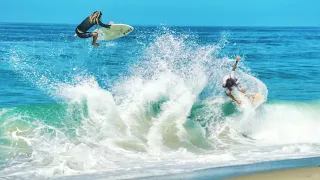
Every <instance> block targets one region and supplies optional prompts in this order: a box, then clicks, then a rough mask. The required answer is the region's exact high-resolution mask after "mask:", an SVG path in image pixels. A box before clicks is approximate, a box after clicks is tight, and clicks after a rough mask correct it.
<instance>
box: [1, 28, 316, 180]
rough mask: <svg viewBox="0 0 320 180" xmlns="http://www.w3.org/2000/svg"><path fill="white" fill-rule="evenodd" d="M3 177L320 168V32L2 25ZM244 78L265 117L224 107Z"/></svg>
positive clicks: (248, 109) (250, 109) (138, 175)
mask: <svg viewBox="0 0 320 180" xmlns="http://www.w3.org/2000/svg"><path fill="white" fill-rule="evenodd" d="M0 29H1V30H2V32H3V33H2V34H1V35H0V43H1V46H0V54H1V56H0V62H1V67H0V74H1V76H0V78H1V82H2V83H1V95H2V96H1V97H2V98H0V105H1V109H0V122H1V125H0V167H1V171H0V175H1V176H5V177H13V178H15V177H21V178H24V179H30V178H31V177H32V178H35V179H43V178H44V177H47V178H53V177H55V178H66V177H69V176H74V175H77V176H76V177H75V178H79V177H80V179H81V177H82V178H83V179H86V177H87V176H88V175H91V174H97V173H98V174H99V173H102V175H101V176H102V177H101V176H99V177H98V176H93V177H97V178H96V179H99V178H103V179H115V178H119V179H121V178H142V177H147V176H155V175H168V174H171V173H184V172H189V171H193V170H199V169H205V168H214V167H221V166H222V167H223V166H230V165H240V164H249V163H254V162H264V161H270V160H281V159H290V158H298V157H310V156H319V153H320V140H319V138H318V137H319V135H320V131H319V130H320V119H319V118H318V116H317V114H318V113H317V112H318V110H319V108H320V103H319V100H320V85H319V84H320V80H319V77H320V76H319V75H320V70H319V68H320V61H319V58H320V52H319V44H318V41H319V39H320V36H319V31H320V28H294V27H287V28H276V27H274V28H268V27H135V31H134V32H133V33H132V34H130V35H129V36H127V37H124V38H121V39H118V40H115V41H109V42H101V46H100V47H98V48H96V47H91V46H90V42H91V41H90V40H83V39H78V38H74V37H73V34H74V26H73V25H45V24H0ZM236 55H240V56H242V60H241V61H240V63H239V67H238V69H237V71H236V72H237V76H238V77H239V78H240V79H241V82H242V86H243V87H244V88H245V89H246V90H247V91H248V92H259V93H261V94H263V95H265V97H266V98H265V102H263V103H262V104H261V105H260V106H259V107H256V108H253V107H251V106H248V105H245V104H244V105H242V106H237V105H235V104H234V103H233V102H231V101H230V99H228V98H226V97H225V95H224V92H223V89H222V88H221V82H222V77H223V76H224V75H225V74H227V73H228V72H229V71H230V70H231V68H232V65H233V63H234V57H235V56H236Z"/></svg>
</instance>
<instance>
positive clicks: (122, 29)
mask: <svg viewBox="0 0 320 180" xmlns="http://www.w3.org/2000/svg"><path fill="white" fill-rule="evenodd" d="M133 30H134V28H133V27H132V26H129V25H127V24H112V25H111V26H110V28H104V27H100V28H98V29H96V30H94V32H97V33H98V40H100V41H110V40H113V39H118V38H121V37H123V36H126V35H128V34H130V33H131V32H132V31H133Z"/></svg>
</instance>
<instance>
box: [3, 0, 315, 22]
mask: <svg viewBox="0 0 320 180" xmlns="http://www.w3.org/2000/svg"><path fill="white" fill-rule="evenodd" d="M1 2H2V3H1V6H0V22H32V23H68V24H77V23H80V22H81V21H82V20H83V19H84V18H85V17H87V16H88V15H89V14H91V13H92V12H93V11H95V10H101V11H102V12H103V14H104V15H103V19H102V20H103V21H104V22H108V21H109V20H113V21H114V22H115V23H126V24H131V25H160V24H165V25H183V26H184V25H186V26H188V25H190V26H320V0H1Z"/></svg>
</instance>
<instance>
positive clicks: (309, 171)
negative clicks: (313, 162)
mask: <svg viewBox="0 0 320 180" xmlns="http://www.w3.org/2000/svg"><path fill="white" fill-rule="evenodd" d="M269 179H275V180H277V179H279V180H320V167H319V166H317V167H307V168H297V169H286V170H279V171H272V172H264V173H257V174H251V175H244V176H238V177H232V178H227V179H225V180H269Z"/></svg>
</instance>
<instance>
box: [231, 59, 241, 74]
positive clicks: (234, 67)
mask: <svg viewBox="0 0 320 180" xmlns="http://www.w3.org/2000/svg"><path fill="white" fill-rule="evenodd" d="M240 59H241V58H240V56H237V58H236V63H234V65H233V67H232V71H235V70H236V68H237V65H238V62H239V61H240Z"/></svg>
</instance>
